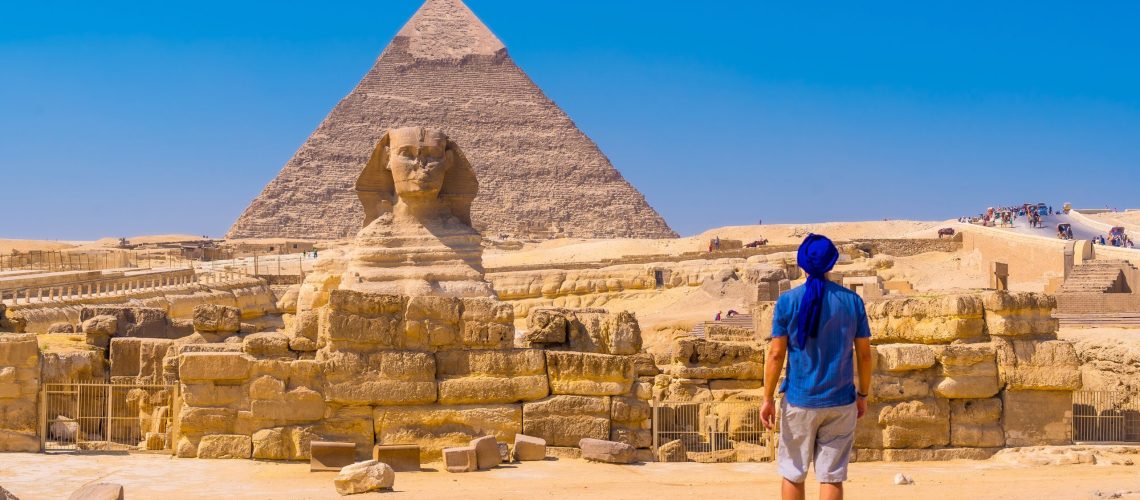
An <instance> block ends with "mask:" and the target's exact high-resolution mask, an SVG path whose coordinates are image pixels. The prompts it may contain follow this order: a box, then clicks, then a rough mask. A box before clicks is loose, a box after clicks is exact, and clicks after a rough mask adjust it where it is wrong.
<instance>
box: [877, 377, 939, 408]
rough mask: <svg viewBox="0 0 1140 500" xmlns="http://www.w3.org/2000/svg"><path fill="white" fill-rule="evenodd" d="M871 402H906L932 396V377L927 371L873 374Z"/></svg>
mask: <svg viewBox="0 0 1140 500" xmlns="http://www.w3.org/2000/svg"><path fill="white" fill-rule="evenodd" d="M869 396H870V397H869V401H870V402H872V403H875V402H879V401H904V400H908V399H924V398H926V397H929V396H930V375H929V374H928V373H926V372H925V371H916V372H895V373H873V374H872V375H871V394H870V395H869Z"/></svg>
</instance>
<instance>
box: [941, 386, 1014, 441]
mask: <svg viewBox="0 0 1140 500" xmlns="http://www.w3.org/2000/svg"><path fill="white" fill-rule="evenodd" d="M1001 413H1002V412H1001V400H1000V399H998V398H992V399H953V400H951V401H950V446H964V447H972V448H993V447H1002V446H1005V432H1004V431H1003V430H1002V427H1001Z"/></svg>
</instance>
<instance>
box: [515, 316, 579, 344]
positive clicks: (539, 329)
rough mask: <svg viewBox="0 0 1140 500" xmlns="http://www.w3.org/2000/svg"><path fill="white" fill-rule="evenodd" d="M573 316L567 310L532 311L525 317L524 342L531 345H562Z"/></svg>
mask: <svg viewBox="0 0 1140 500" xmlns="http://www.w3.org/2000/svg"><path fill="white" fill-rule="evenodd" d="M573 323H574V315H573V313H571V312H570V311H569V310H567V309H546V308H538V309H532V310H531V311H530V314H529V315H527V317H526V327H527V333H526V341H527V342H528V343H531V344H564V343H566V342H567V339H568V338H569V337H568V335H569V333H568V332H569V331H570V325H572V324H573Z"/></svg>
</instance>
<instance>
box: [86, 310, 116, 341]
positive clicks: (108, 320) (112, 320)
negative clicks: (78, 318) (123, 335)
mask: <svg viewBox="0 0 1140 500" xmlns="http://www.w3.org/2000/svg"><path fill="white" fill-rule="evenodd" d="M81 326H82V330H83V333H86V334H88V335H92V334H94V335H102V336H106V337H111V336H113V335H115V332H117V331H118V330H119V320H118V318H116V317H114V316H112V315H109V314H103V315H99V316H93V317H92V318H90V319H88V320H87V321H84V322H83V323H82V325H81Z"/></svg>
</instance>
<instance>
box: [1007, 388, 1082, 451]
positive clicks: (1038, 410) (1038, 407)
mask: <svg viewBox="0 0 1140 500" xmlns="http://www.w3.org/2000/svg"><path fill="white" fill-rule="evenodd" d="M1002 409H1003V411H1004V419H1003V422H1002V424H1003V425H1002V427H1003V428H1004V430H1005V444H1006V446H1058V445H1067V444H1072V440H1073V436H1072V418H1073V400H1072V392H1070V391H1020V390H1006V391H1005V392H1003V393H1002Z"/></svg>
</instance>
